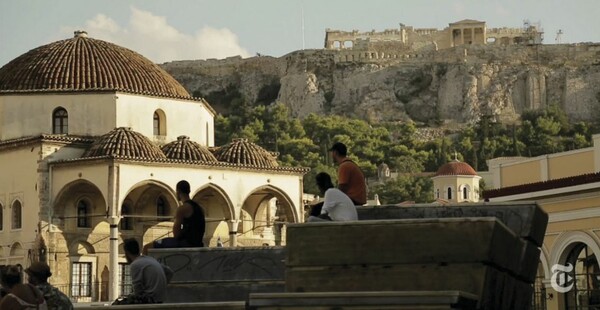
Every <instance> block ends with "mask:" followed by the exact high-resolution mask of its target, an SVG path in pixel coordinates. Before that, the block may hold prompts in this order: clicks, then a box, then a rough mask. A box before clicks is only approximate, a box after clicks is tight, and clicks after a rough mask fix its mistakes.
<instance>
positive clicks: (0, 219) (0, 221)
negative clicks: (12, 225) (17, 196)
mask: <svg viewBox="0 0 600 310" xmlns="http://www.w3.org/2000/svg"><path fill="white" fill-rule="evenodd" d="M2 230H4V206H3V205H2V204H1V203H0V231H2Z"/></svg>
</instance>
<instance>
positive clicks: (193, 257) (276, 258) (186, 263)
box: [150, 247, 285, 283]
mask: <svg viewBox="0 0 600 310" xmlns="http://www.w3.org/2000/svg"><path fill="white" fill-rule="evenodd" d="M150 255H152V256H153V257H155V258H156V259H157V260H158V261H159V262H161V263H163V264H165V265H167V266H169V267H171V269H172V270H173V271H174V275H173V280H172V283H182V282H206V281H259V280H282V279H283V278H284V270H285V265H284V260H285V248H283V247H239V248H178V249H153V250H151V251H150Z"/></svg>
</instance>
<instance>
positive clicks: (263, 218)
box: [237, 185, 300, 245]
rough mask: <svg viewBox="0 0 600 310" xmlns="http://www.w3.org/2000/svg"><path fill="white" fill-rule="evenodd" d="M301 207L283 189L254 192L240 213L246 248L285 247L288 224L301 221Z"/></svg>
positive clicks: (242, 236)
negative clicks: (251, 246)
mask: <svg viewBox="0 0 600 310" xmlns="http://www.w3.org/2000/svg"><path fill="white" fill-rule="evenodd" d="M299 214H300V212H299V210H298V206H296V204H294V202H293V201H292V200H291V199H290V198H289V196H288V195H287V194H286V193H285V192H284V191H283V190H281V189H279V188H277V187H275V186H272V185H265V186H260V187H258V188H256V189H254V190H253V191H251V192H250V194H249V195H248V196H246V198H245V199H244V203H243V204H242V208H241V210H240V217H239V219H240V224H239V226H238V230H237V232H238V235H239V236H240V243H241V244H243V245H263V244H270V245H273V244H281V243H282V241H283V240H285V225H284V224H285V223H297V222H299V221H300V218H299Z"/></svg>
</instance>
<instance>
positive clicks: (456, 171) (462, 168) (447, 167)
mask: <svg viewBox="0 0 600 310" xmlns="http://www.w3.org/2000/svg"><path fill="white" fill-rule="evenodd" d="M440 175H477V172H475V169H473V167H471V166H470V165H469V164H467V163H464V162H462V161H458V160H453V161H451V162H449V163H446V164H444V165H442V166H441V167H440V169H438V171H437V173H436V174H435V176H440Z"/></svg>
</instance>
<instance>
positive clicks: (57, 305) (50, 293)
mask: <svg viewBox="0 0 600 310" xmlns="http://www.w3.org/2000/svg"><path fill="white" fill-rule="evenodd" d="M25 273H27V275H28V276H29V284H32V285H35V286H36V287H37V288H38V289H39V290H40V291H41V292H42V294H43V296H44V299H45V300H46V304H48V309H52V310H72V309H73V304H72V303H71V300H70V299H69V297H67V295H65V294H64V293H63V292H61V291H60V290H58V289H57V288H56V287H54V286H52V285H50V283H48V278H49V277H51V276H52V272H50V266H48V264H46V263H44V262H34V263H33V264H31V266H29V267H28V268H27V269H25Z"/></svg>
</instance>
